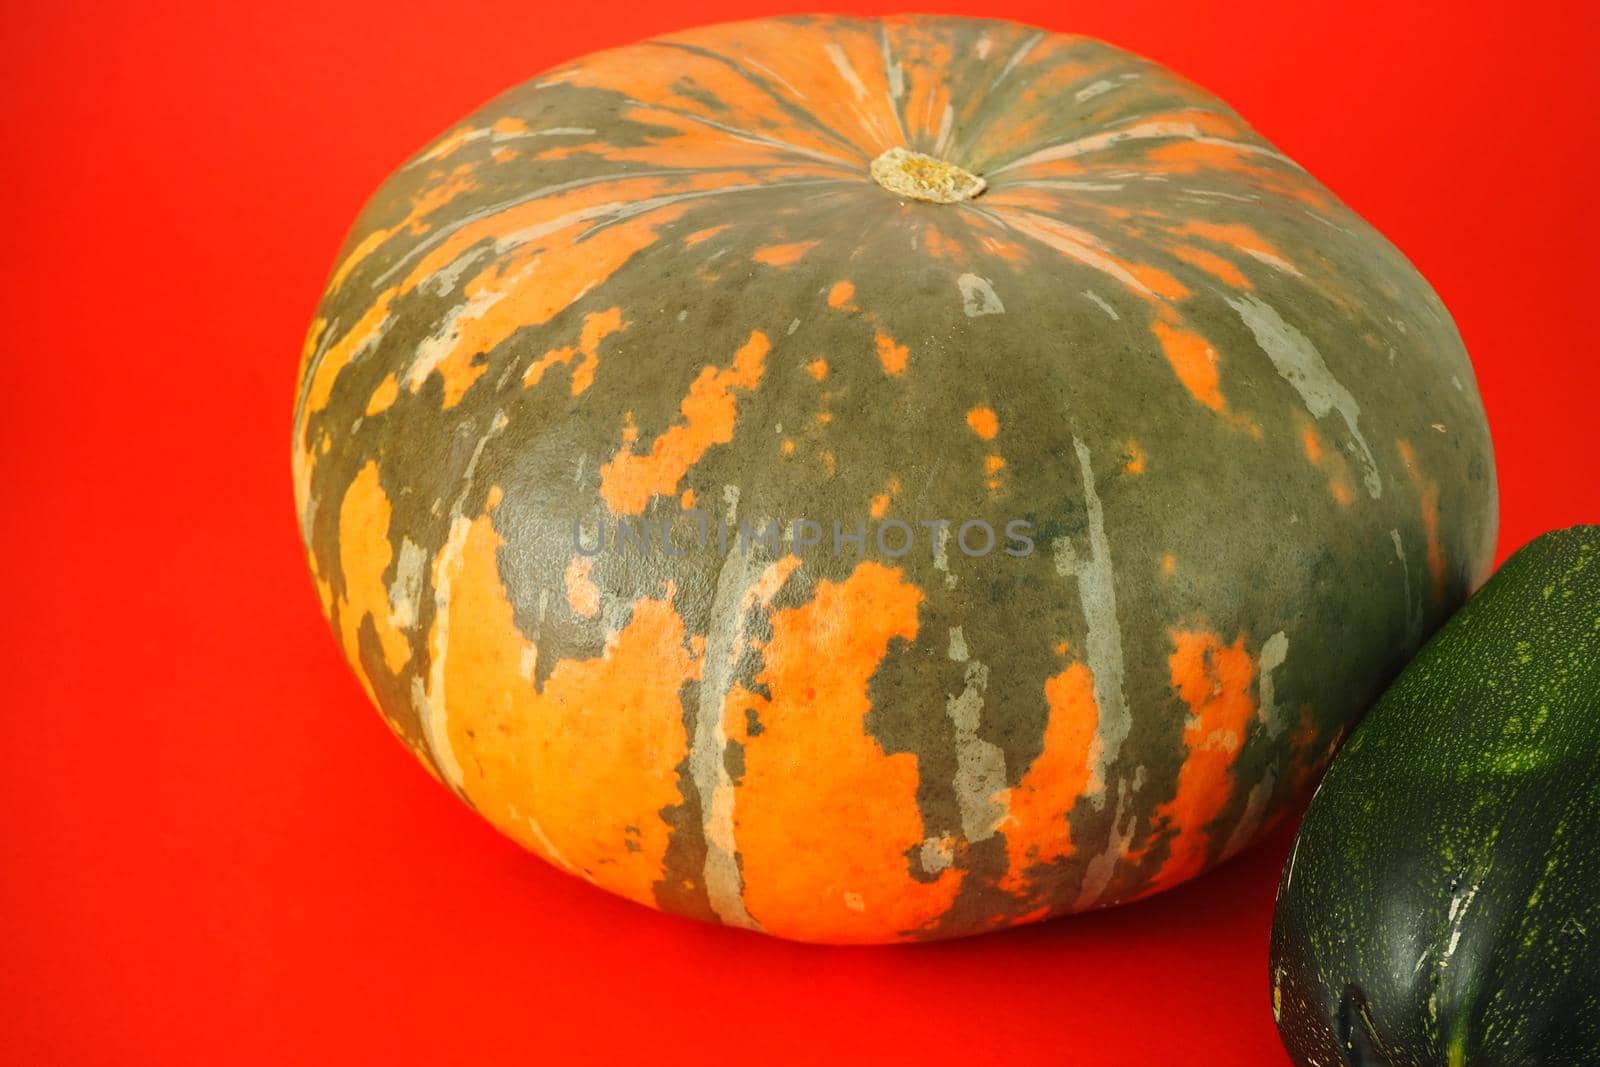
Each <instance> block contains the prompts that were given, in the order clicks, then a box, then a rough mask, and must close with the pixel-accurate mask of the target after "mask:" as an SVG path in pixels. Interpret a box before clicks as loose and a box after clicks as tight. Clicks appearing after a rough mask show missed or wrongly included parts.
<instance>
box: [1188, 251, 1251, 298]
mask: <svg viewBox="0 0 1600 1067" xmlns="http://www.w3.org/2000/svg"><path fill="white" fill-rule="evenodd" d="M1172 254H1173V255H1174V256H1176V257H1177V258H1179V259H1181V260H1183V261H1184V262H1185V263H1187V264H1189V265H1190V266H1191V267H1198V268H1199V269H1201V270H1203V271H1205V272H1206V273H1207V274H1209V275H1211V276H1212V277H1213V278H1216V279H1218V280H1219V281H1221V282H1223V283H1224V284H1226V285H1231V286H1233V287H1234V288H1235V289H1251V288H1254V286H1252V285H1251V284H1250V279H1249V278H1246V277H1245V276H1244V272H1243V271H1241V270H1240V269H1239V268H1238V267H1236V266H1234V265H1233V264H1232V263H1229V262H1228V261H1227V260H1225V259H1223V258H1222V257H1221V256H1219V255H1217V254H1216V253H1215V252H1207V251H1206V250H1205V249H1203V248H1195V247H1194V246H1192V245H1178V246H1177V247H1175V248H1173V249H1172Z"/></svg>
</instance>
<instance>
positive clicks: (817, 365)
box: [806, 359, 828, 382]
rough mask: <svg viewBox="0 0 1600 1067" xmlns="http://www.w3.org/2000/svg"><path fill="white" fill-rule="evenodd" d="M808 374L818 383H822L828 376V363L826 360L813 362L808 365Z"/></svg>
mask: <svg viewBox="0 0 1600 1067" xmlns="http://www.w3.org/2000/svg"><path fill="white" fill-rule="evenodd" d="M806 373H807V374H809V375H811V377H813V378H815V379H816V380H817V381H819V382H820V381H822V379H824V378H826V377H827V376H828V361H827V360H825V359H814V360H812V361H811V362H810V363H807V364H806Z"/></svg>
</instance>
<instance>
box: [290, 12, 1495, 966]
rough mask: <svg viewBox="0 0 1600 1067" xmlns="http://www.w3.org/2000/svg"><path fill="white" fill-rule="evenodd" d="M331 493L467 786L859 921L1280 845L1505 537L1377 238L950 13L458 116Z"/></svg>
mask: <svg viewBox="0 0 1600 1067" xmlns="http://www.w3.org/2000/svg"><path fill="white" fill-rule="evenodd" d="M294 478H295V490H296V498H297V503H298V507H299V514H300V521H301V526H302V531H303V533H304V537H305V540H306V544H307V546H308V549H309V557H310V563H311V569H312V572H313V575H314V577H315V581H316V585H317V589H318V591H319V593H320V596H321V599H322V604H323V607H324V609H325V611H326V613H327V615H328V618H329V619H330V620H331V622H332V624H333V628H334V630H335V632H336V633H337V635H338V637H339V639H340V640H341V642H342V643H343V647H344V651H345V653H346V655H347V656H348V658H349V660H350V663H351V665H352V666H353V667H354V669H355V671H356V673H357V674H358V675H359V676H360V678H361V680H362V682H363V684H364V685H365V686H366V688H367V689H368V691H369V693H370V694H371V696H372V698H373V700H374V701H375V702H376V703H377V705H378V706H379V708H380V709H382V711H383V713H384V715H385V717H386V718H387V719H388V722H389V724H390V725H391V727H392V728H393V729H394V731H395V733H396V734H398V735H399V736H400V737H401V738H402V739H403V740H404V742H405V743H406V744H407V745H408V746H409V747H410V748H411V749H412V750H413V751H414V752H415V753H416V755H417V758H418V759H420V760H421V761H422V763H423V764H424V765H425V766H426V767H428V768H429V769H430V770H431V771H432V772H433V773H434V774H436V775H437V776H438V777H439V778H440V779H441V780H442V782H443V783H444V784H445V785H446V786H447V787H448V788H450V789H451V790H452V791H454V792H455V793H456V794H457V795H459V796H460V797H461V798H462V799H463V800H464V801H465V802H466V803H467V804H469V805H471V806H472V807H473V808H474V809H476V810H477V811H478V812H479V813H480V814H481V815H483V816H484V817H485V818H486V819H488V820H489V821H490V822H492V823H493V824H494V825H495V826H497V827H499V828H500V829H501V830H503V831H504V832H505V833H506V834H508V835H510V836H511V837H513V838H515V839H516V840H517V841H519V842H521V843H522V844H523V845H525V846H527V847H528V848H529V849H531V850H533V851H534V852H536V853H538V854H539V855H540V856H542V857H544V858H545V859H547V860H549V861H550V862H551V863H553V864H556V865H558V866H560V867H563V868H565V869H567V870H569V871H571V872H573V873H575V874H577V875H579V876H581V877H583V878H586V879H588V880H590V881H592V882H594V883H595V884H597V885H599V886H602V887H604V888H606V889H609V890H612V891H613V892H616V893H620V894H623V895H625V896H628V897H631V898H633V899H635V900H638V901H641V902H643V903H646V904H651V905H654V906H656V907H660V908H664V909H667V910H670V911H674V912H680V913H683V914H687V915H692V916H697V917H700V918H704V919H711V920H716V921H720V922H723V923H728V924H732V925H738V926H745V927H750V928H753V929H759V930H765V931H767V932H769V933H772V934H776V935H779V936H783V937H792V938H800V939H805V940H816V941H831V942H861V941H867V942H871V941H892V940H900V939H911V938H937V937H949V936H955V935H961V934H970V933H975V932H978V931H983V930H992V929H996V928H999V927H1005V926H1008V925H1012V924H1015V923H1018V922H1024V921H1027V920H1030V919H1036V918H1041V917H1044V916H1049V915H1059V914H1063V913H1067V912H1074V911H1079V910H1083V909H1086V908H1092V907H1097V906H1102V905H1109V904H1115V903H1119V902H1123V901H1129V900H1133V899H1135V898H1137V897H1140V896H1144V895H1147V894H1150V893H1153V892H1157V891H1159V890H1162V889H1164V888H1167V887H1169V886H1172V885H1175V884H1177V883H1179V882H1181V881H1183V880H1184V879H1187V878H1190V877H1192V876H1194V875H1196V874H1198V873H1199V872H1201V871H1203V870H1205V869H1207V868H1208V867H1210V866H1212V865H1214V864H1215V863H1217V862H1219V861H1220V860H1222V859H1223V858H1224V857H1226V856H1228V855H1229V854H1231V853H1233V852H1235V851H1236V850H1238V849H1240V848H1242V847H1244V846H1245V845H1247V844H1248V843H1249V842H1250V841H1251V840H1253V839H1254V838H1256V837H1257V836H1259V834H1260V833H1261V832H1262V830H1263V829H1264V828H1265V827H1266V826H1268V825H1269V824H1270V823H1271V822H1272V820H1273V819H1274V818H1275V817H1277V816H1278V815H1279V814H1281V813H1282V812H1284V811H1285V810H1286V809H1287V808H1290V807H1291V806H1292V805H1293V804H1294V802H1295V800H1296V799H1297V797H1298V796H1299V795H1300V793H1301V791H1302V790H1303V788H1304V787H1305V786H1306V785H1307V783H1308V781H1309V780H1310V779H1312V778H1313V777H1314V776H1315V775H1316V773H1317V772H1318V771H1319V770H1320V768H1321V766H1322V763H1323V761H1324V759H1325V757H1326V755H1327V752H1328V751H1329V748H1330V746H1331V744H1332V743H1333V742H1335V741H1336V739H1337V738H1338V737H1339V736H1340V734H1341V732H1342V731H1343V730H1344V729H1345V728H1346V727H1347V726H1348V725H1349V724H1350V723H1351V721H1352V720H1353V719H1354V718H1355V717H1356V716H1357V715H1358V714H1359V713H1360V712H1361V711H1362V709H1363V708H1364V707H1365V706H1366V705H1367V703H1368V702H1369V700H1371V699H1372V698H1373V697H1374V695H1375V694H1376V693H1377V692H1379V691H1380V690H1381V688H1382V687H1383V685H1384V684H1385V683H1386V682H1387V681H1388V680H1389V679H1390V678H1391V677H1392V676H1393V674H1394V673H1395V671H1396V670H1397V669H1398V667H1399V665H1400V664H1401V663H1403V662H1404V661H1405V660H1406V659H1407V657H1408V656H1409V655H1410V654H1411V653H1412V652H1413V651H1415V649H1416V648H1417V647H1418V645H1419V644H1420V642H1421V641H1422V640H1423V639H1424V638H1425V637H1426V636H1427V635H1428V634H1429V633H1430V632H1431V631H1432V630H1433V629H1434V628H1435V626H1436V625H1437V624H1438V623H1440V622H1441V621H1442V620H1443V619H1444V618H1446V617H1447V616H1448V615H1449V614H1450V612H1451V611H1452V610H1453V609H1454V608H1455V607H1456V605H1457V604H1459V603H1460V602H1461V601H1462V600H1463V598H1464V596H1465V594H1466V592H1467V591H1468V589H1469V588H1471V587H1473V586H1474V585H1475V583H1477V582H1478V581H1479V579H1480V577H1481V576H1482V575H1483V573H1484V571H1485V570H1486V567H1487V565H1488V564H1489V562H1490V553H1491V546H1492V544H1493V540H1494V533H1495V516H1496V505H1495V500H1496V496H1495V481H1494V465H1493V460H1492V455H1491V451H1490V443H1489V437H1488V432H1487V429H1486V426H1485V421H1484V415H1483V409H1482V407H1481V404H1480V402H1479V399H1478V395H1477V392H1476V389H1475V385H1474V381H1473V376H1472V370H1471V366H1470V364H1469V363H1468V360H1467V357H1466V354H1465V352H1464V351H1463V348H1462V345H1461V341H1460V338H1459V337H1458V335H1457V333H1456V330H1455V328H1454V326H1453V325H1452V323H1451V320H1450V317H1449V315H1448V314H1447V313H1446V311H1445V309H1444V307H1443V306H1441V304H1440V302H1439V300H1438V299H1437V297H1435V295H1434V294H1433V292H1432V291H1431V290H1430V289H1429V287H1428V285H1427V284H1426V282H1424V281H1423V279H1422V278H1421V277H1419V276H1418V275H1417V273H1416V272H1415V271H1414V270H1413V269H1412V268H1411V267H1410V265H1409V264H1408V263H1407V262H1406V260H1405V259H1404V258H1403V257H1402V256H1401V255H1400V253H1399V252H1397V251H1396V250H1395V249H1394V248H1393V247H1392V246H1390V245H1389V244H1388V243H1387V242H1386V241H1385V240H1384V239H1383V238H1382V237H1381V236H1380V235H1379V234H1377V233H1376V232H1375V231H1374V230H1373V229H1372V228H1371V227H1370V226H1368V225H1366V224H1365V223H1364V222H1362V221H1361V220H1360V219H1359V218H1357V217H1356V216H1355V215H1354V214H1352V213H1351V212H1350V211H1349V210H1348V209H1347V208H1345V207H1344V206H1343V205H1341V204H1340V203H1339V201H1338V200H1336V199H1335V198H1334V197H1333V196H1332V194H1330V193H1329V192H1328V191H1327V190H1326V189H1324V188H1323V187H1322V186H1321V185H1319V184H1318V183H1317V182H1316V181H1315V180H1313V179H1312V178H1311V177H1310V176H1308V175H1307V174H1306V173H1305V171H1303V170H1302V169H1301V168H1300V167H1298V166H1297V165H1295V164H1294V163H1293V162H1292V161H1291V160H1289V159H1288V158H1286V157H1285V156H1284V155H1283V154H1281V153H1280V152H1278V151H1276V150H1275V149H1274V148H1273V147H1272V146H1271V145H1269V144H1267V143H1266V142H1265V141H1263V140H1262V139H1261V138H1260V137H1259V136H1258V135H1257V134H1255V133H1254V132H1253V131H1252V130H1251V129H1250V128H1249V127H1248V126H1247V125H1246V124H1245V123H1244V122H1243V121H1242V120H1241V119H1240V118H1239V117H1238V116H1237V115H1235V114H1234V113H1233V112H1232V111H1230V110H1229V109H1228V108H1227V107H1226V106H1224V105H1223V104H1222V103H1220V102H1219V101H1218V100H1216V99H1215V98H1214V97H1212V96H1211V95H1209V94H1207V93H1205V92H1203V91H1201V90H1200V89H1197V88H1196V87H1195V86H1193V85H1191V84H1189V83H1188V82H1186V81H1184V80H1182V79H1181V78H1178V77H1176V76H1174V75H1173V74H1172V73H1171V72H1169V71H1167V70H1165V69H1163V68H1162V67H1160V66H1157V65H1155V64H1153V63H1150V62H1148V61H1146V60H1142V59H1139V58H1137V57H1135V56H1132V55H1129V54H1127V53H1125V52H1122V51H1119V50H1117V49H1115V48H1111V47H1109V46H1107V45H1104V44H1101V43H1098V42H1096V41H1092V40H1087V39H1084V38H1079V37H1070V36H1061V35H1056V34H1051V33H1046V32H1043V31H1040V30H1036V29H1031V28H1028V27H1025V26H1018V25H1014V24H1010V23H1004V22H990V21H977V20H965V19H955V18H926V17H916V18H897V19H887V20H882V21H878V20H866V19H848V18H831V17H830V18H821V17H817V18H809V17H806V18H784V19H773V20H767V21H759V22H749V23H742V24H735V25H724V26H713V27H708V28H703V29H698V30H693V31H689V32H684V33H679V34H674V35H672V36H668V37H663V38H659V39H657V40H652V41H648V42H645V43H643V44H638V45H633V46H630V47H626V48H619V49H616V50H613V51H608V52H602V53H599V54H596V55H592V56H588V57H586V58H584V59H581V60H578V61H576V62H573V63H570V64H568V65H566V66H564V67H562V68H560V69H558V70H555V71H552V72H551V73H549V74H546V75H545V76H543V77H541V78H538V79H537V80H535V81H533V82H530V83H528V84H527V85H524V86H522V87H521V88H518V89H514V90H512V91H511V92H509V93H506V94H505V95H503V96H501V97H499V98H498V99H496V100H494V101H493V102H491V103H490V104H488V105H487V106H485V107H484V108H483V109H481V110H480V111H478V112H477V113H475V114H473V115H472V116H470V117H468V118H467V119H465V120H464V121H463V122H461V123H460V124H459V125H457V126H456V127H455V128H453V129H451V130H450V131H448V132H447V133H445V134H444V135H443V136H442V137H440V138H439V139H438V140H436V141H435V142H434V143H433V144H432V145H430V146H429V147H428V148H426V149H425V150H424V151H422V152H421V153H420V154H418V155H417V156H415V157H414V158H413V159H411V160H410V161H409V162H408V163H406V164H405V165H404V166H402V167H401V168H400V169H399V170H398V171H397V172H396V173H395V174H394V176H393V177H391V178H390V179H389V180H388V181H387V182H386V183H385V184H384V186H383V187H382V188H381V189H380V190H379V191H378V193H377V194H376V195H375V196H374V197H373V199H372V201H371V203H370V204H369V205H368V206H367V208H366V209H365V211H364V212H363V213H362V215H361V217H360V219H359V221H358V222H357V223H356V226H355V228H354V230H353V231H352V233H351V234H350V236H349V238H348V240H347V242H346V245H345V248H344V250H343V251H342V253H341V254H340V256H339V259H338V262H337V266H336V268H335V270H334V272H333V276H332V279H331V280H330V282H329V284H328V289H327V294H326V296H325V297H324V298H323V301H322V304H321V307H320V309H319V311H318V313H317V316H316V320H315V322H314V323H313V325H312V328H311V331H310V336H309V338H308V340H307V344H306V352H305V356H304V361H303V367H302V371H301V377H300V386H299V393H298V397H297V404H296V409H295V426H294ZM986 529H987V530H988V531H989V536H987V537H986V536H985V532H984V531H985V530H986ZM663 531H665V533H666V535H667V536H668V537H670V539H671V541H670V544H663V541H662V538H663ZM602 539H603V540H602ZM986 545H987V546H988V550H987V551H984V549H985V546H986ZM669 549H670V551H669Z"/></svg>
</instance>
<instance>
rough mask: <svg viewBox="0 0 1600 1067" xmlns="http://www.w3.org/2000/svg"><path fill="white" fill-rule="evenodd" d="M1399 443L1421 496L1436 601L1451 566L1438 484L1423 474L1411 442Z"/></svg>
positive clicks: (1402, 456)
mask: <svg viewBox="0 0 1600 1067" xmlns="http://www.w3.org/2000/svg"><path fill="white" fill-rule="evenodd" d="M1396 444H1397V445H1398V447H1399V449H1400V459H1401V460H1402V461H1403V462H1404V463H1405V466H1406V473H1407V474H1409V475H1411V482H1412V484H1413V485H1415V486H1416V487H1417V494H1418V495H1419V496H1420V497H1421V498H1422V528H1423V530H1425V531H1426V532H1427V535H1428V573H1429V574H1431V575H1432V576H1433V598H1434V600H1435V601H1439V600H1443V599H1444V592H1445V582H1446V579H1447V578H1448V571H1449V566H1448V563H1447V562H1446V560H1445V554H1444V545H1443V544H1442V543H1441V542H1440V540H1439V483H1438V482H1435V481H1433V480H1432V479H1429V478H1426V477H1424V476H1423V474H1422V469H1421V468H1420V467H1418V466H1417V454H1416V452H1415V451H1413V450H1412V448H1411V442H1409V441H1403V440H1402V441H1398V442H1396Z"/></svg>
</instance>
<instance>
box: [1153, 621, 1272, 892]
mask: <svg viewBox="0 0 1600 1067" xmlns="http://www.w3.org/2000/svg"><path fill="white" fill-rule="evenodd" d="M1172 642H1173V652H1172V655H1171V656H1170V657H1169V658H1168V660H1167V668H1168V670H1169V671H1170V672H1171V675H1172V685H1173V688H1175V689H1176V690H1177V691H1178V696H1179V697H1180V698H1181V699H1182V700H1183V702H1184V703H1185V704H1187V705H1188V706H1189V718H1188V722H1187V724H1186V725H1185V726H1184V730H1183V744H1184V747H1185V748H1186V749H1187V750H1188V755H1187V756H1186V757H1185V758H1184V761H1183V766H1182V767H1181V768H1180V769H1179V771H1178V785H1177V791H1176V793H1175V794H1174V796H1173V798H1172V799H1171V800H1170V801H1168V802H1167V803H1165V804H1163V805H1161V807H1159V808H1158V809H1156V825H1157V826H1158V827H1159V826H1167V827H1170V828H1172V829H1173V830H1174V831H1175V832H1174V834H1173V836H1172V838H1171V839H1170V841H1169V851H1168V853H1167V859H1166V861H1165V862H1164V863H1163V864H1162V865H1161V869H1160V870H1159V871H1157V872H1156V874H1155V877H1154V878H1153V879H1152V880H1151V886H1150V889H1149V892H1152V893H1153V892H1158V891H1160V890H1162V889H1165V888H1167V887H1169V886H1173V885H1176V884H1178V883H1179V882H1181V881H1183V880H1185V879H1187V878H1190V877H1193V876H1194V875H1196V874H1198V873H1199V872H1200V870H1201V869H1202V868H1203V867H1204V866H1205V861H1206V852H1207V848H1208V846H1209V843H1210V838H1209V836H1208V834H1207V827H1209V826H1210V824H1211V822H1212V820H1213V819H1215V818H1216V817H1217V816H1218V815H1219V814H1221V812H1222V809H1223V808H1224V807H1225V806H1226V805H1227V803H1228V797H1229V796H1230V795H1231V793H1232V791H1233V764H1234V760H1235V759H1237V758H1238V755H1239V750H1240V749H1241V748H1242V747H1243V746H1244V738H1245V733H1246V731H1247V730H1248V729H1249V726H1250V720H1251V719H1252V718H1254V716H1255V713H1256V704H1255V698H1254V696H1253V694H1252V689H1251V686H1252V683H1253V682H1254V681H1255V676H1256V662H1255V660H1254V659H1253V658H1251V656H1250V653H1249V652H1247V651H1246V650H1245V644H1244V638H1243V637H1242V636H1241V637H1239V638H1238V639H1237V640H1235V641H1234V643H1233V644H1231V645H1224V644H1222V642H1221V641H1220V640H1219V639H1218V637H1217V636H1216V635H1215V634H1211V633H1205V632H1198V631H1187V630H1177V631H1174V632H1173V634H1172Z"/></svg>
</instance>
